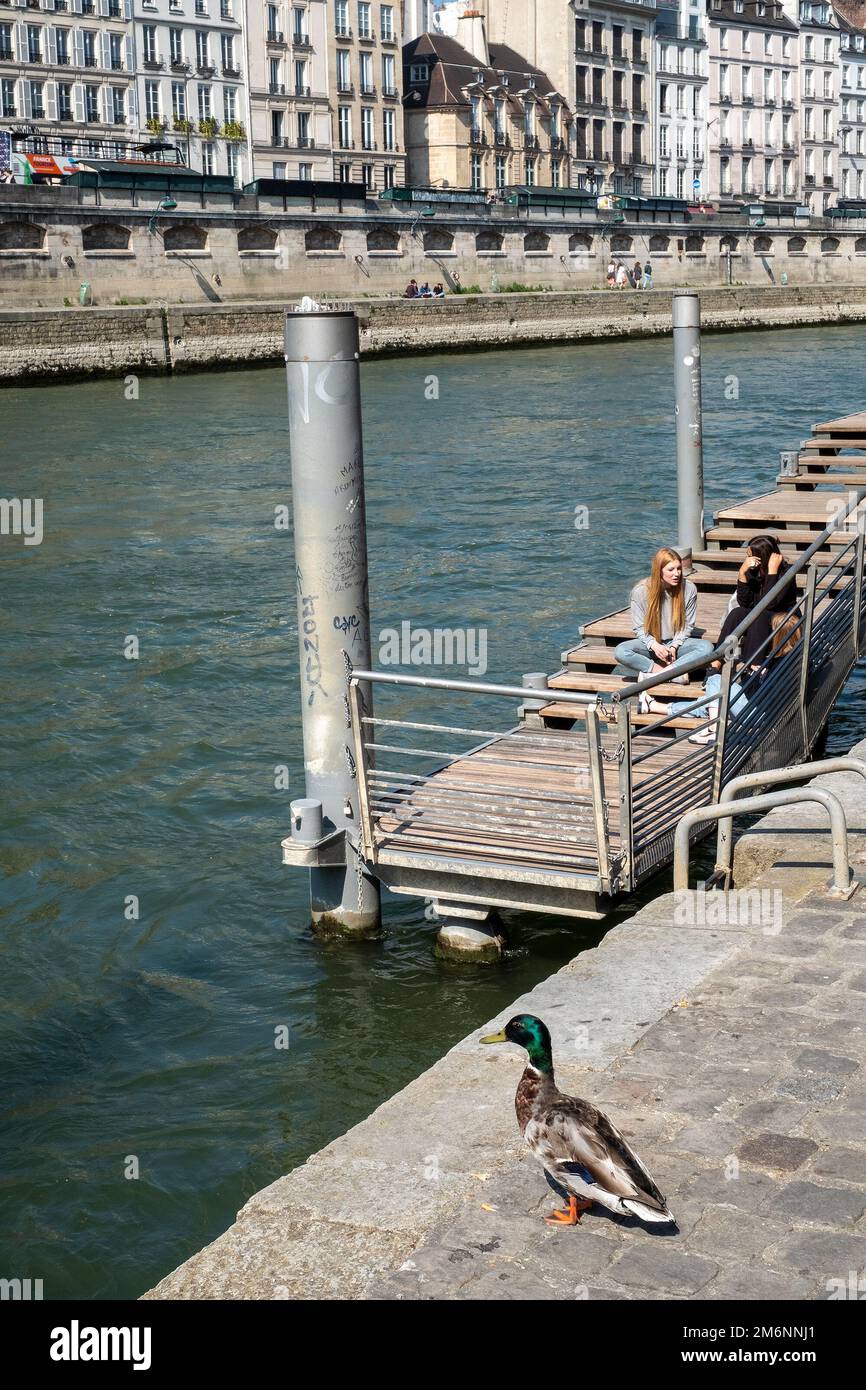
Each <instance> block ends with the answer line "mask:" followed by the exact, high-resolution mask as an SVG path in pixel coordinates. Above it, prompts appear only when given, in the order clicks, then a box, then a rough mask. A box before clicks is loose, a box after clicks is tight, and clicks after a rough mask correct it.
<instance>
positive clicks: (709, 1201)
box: [686, 1164, 782, 1224]
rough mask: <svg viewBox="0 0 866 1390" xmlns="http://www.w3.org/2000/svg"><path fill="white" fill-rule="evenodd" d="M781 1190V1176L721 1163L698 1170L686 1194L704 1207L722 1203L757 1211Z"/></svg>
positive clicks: (740, 1208)
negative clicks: (701, 1170) (715, 1166)
mask: <svg viewBox="0 0 866 1390" xmlns="http://www.w3.org/2000/svg"><path fill="white" fill-rule="evenodd" d="M729 1175H730V1176H729ZM781 1190H782V1183H781V1182H780V1181H779V1179H778V1178H776V1177H771V1176H769V1175H768V1174H767V1173H758V1172H754V1171H752V1170H750V1169H749V1168H743V1167H742V1166H741V1167H740V1168H739V1171H737V1169H736V1168H733V1169H732V1168H731V1167H730V1166H729V1165H727V1164H720V1165H719V1167H718V1168H712V1169H709V1168H708V1169H705V1170H704V1171H703V1172H701V1173H698V1174H697V1175H696V1177H695V1178H694V1179H693V1181H692V1182H691V1183H690V1184H689V1186H688V1187H687V1188H686V1196H687V1197H688V1199H689V1200H690V1201H693V1202H697V1203H698V1204H699V1205H700V1206H701V1207H702V1208H703V1210H706V1208H707V1207H708V1206H716V1205H718V1206H731V1207H736V1208H737V1209H738V1210H740V1211H749V1212H753V1211H757V1210H758V1208H759V1207H760V1206H761V1205H762V1204H763V1203H764V1202H765V1201H766V1200H767V1198H768V1197H770V1196H772V1194H773V1193H776V1192H780V1191H781ZM695 1224H697V1222H696V1223H695Z"/></svg>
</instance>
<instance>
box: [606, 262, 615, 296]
mask: <svg viewBox="0 0 866 1390" xmlns="http://www.w3.org/2000/svg"><path fill="white" fill-rule="evenodd" d="M615 284H616V263H615V262H614V261H612V260H611V261H608V263H607V287H608V289H609V290H612V289H613V287H614V285H615Z"/></svg>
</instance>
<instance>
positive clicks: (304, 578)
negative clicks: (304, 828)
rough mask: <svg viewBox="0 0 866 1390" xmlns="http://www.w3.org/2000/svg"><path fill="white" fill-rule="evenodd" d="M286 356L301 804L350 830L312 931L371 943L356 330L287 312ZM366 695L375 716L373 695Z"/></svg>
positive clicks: (366, 631)
mask: <svg viewBox="0 0 866 1390" xmlns="http://www.w3.org/2000/svg"><path fill="white" fill-rule="evenodd" d="M285 346H286V374H287V380H288V392H289V444H290V449H291V459H292V509H293V516H294V534H295V584H296V590H297V600H298V646H299V652H300V666H301V708H302V711H303V738H304V770H305V783H306V800H307V802H309V801H320V802H321V804H322V813H323V822H322V833H323V834H325V835H329V834H333V832H334V830H345V832H346V862H345V865H343V864H340V865H339V866H338V867H336V868H311V869H310V908H311V915H312V923H313V928H314V929H315V930H316V931H318V932H319V933H321V934H322V935H328V936H351V937H357V936H361V937H366V936H371V935H374V934H375V933H376V932H377V931H378V930H379V925H380V903H379V885H378V883H377V881H376V880H375V879H373V878H371V877H369V876H368V875H367V874H366V873H365V872H364V866H363V862H362V860H361V858H360V835H359V818H358V817H359V807H358V783H357V769H356V767H355V759H354V755H353V753H352V737H351V730H350V729H349V726H348V725H349V719H348V711H349V703H348V675H349V669H350V668H349V663H351V665H353V666H358V667H361V668H362V669H367V670H369V668H370V613H369V595H368V582H367V527H366V511H365V502H364V459H363V446H362V438H361V390H360V374H359V367H358V358H359V353H358V320H357V318H356V316H355V314H354V313H352V312H351V311H341V310H330V309H318V308H316V307H313V308H311V309H310V310H309V311H307V310H306V309H305V311H304V312H296V313H288V314H287V315H286V332H285ZM347 657H348V662H347ZM362 693H363V704H364V707H365V709H366V712H367V713H368V714H372V697H371V694H370V689H369V686H365V687H364V688H363V691H362ZM301 807H302V809H304V810H305V811H306V812H307V816H309V813H310V811H311V810H312V808H311V807H309V805H307V806H306V807H304V805H303V802H301ZM313 819H315V813H313Z"/></svg>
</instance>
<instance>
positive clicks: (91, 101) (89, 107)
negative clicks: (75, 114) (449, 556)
mask: <svg viewBox="0 0 866 1390" xmlns="http://www.w3.org/2000/svg"><path fill="white" fill-rule="evenodd" d="M84 119H85V121H87V122H88V124H92V123H93V122H94V121H98V120H99V88H98V87H91V86H90V84H89V83H88V85H87V86H86V87H85V88H84Z"/></svg>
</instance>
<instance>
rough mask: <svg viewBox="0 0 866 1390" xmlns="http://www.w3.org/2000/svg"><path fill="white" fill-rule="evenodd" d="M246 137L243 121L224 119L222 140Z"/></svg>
mask: <svg viewBox="0 0 866 1390" xmlns="http://www.w3.org/2000/svg"><path fill="white" fill-rule="evenodd" d="M245 137H246V130H245V129H244V123H243V121H226V123H225V125H224V126H223V139H224V140H243V139H244V138H245Z"/></svg>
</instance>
